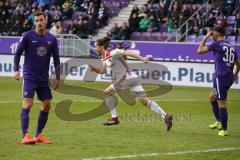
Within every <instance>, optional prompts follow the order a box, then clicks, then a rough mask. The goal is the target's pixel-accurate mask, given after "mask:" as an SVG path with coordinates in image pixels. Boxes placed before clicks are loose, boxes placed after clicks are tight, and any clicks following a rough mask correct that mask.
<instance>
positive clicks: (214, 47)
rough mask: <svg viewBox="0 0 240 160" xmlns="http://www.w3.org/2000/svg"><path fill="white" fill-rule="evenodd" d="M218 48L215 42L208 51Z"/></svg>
mask: <svg viewBox="0 0 240 160" xmlns="http://www.w3.org/2000/svg"><path fill="white" fill-rule="evenodd" d="M216 48H217V43H216V42H213V43H212V44H210V45H209V46H208V47H207V49H208V51H209V52H210V51H214V50H215V49H216Z"/></svg>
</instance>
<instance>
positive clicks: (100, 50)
mask: <svg viewBox="0 0 240 160" xmlns="http://www.w3.org/2000/svg"><path fill="white" fill-rule="evenodd" d="M95 50H96V52H98V54H99V55H100V56H102V55H103V54H102V53H103V52H104V51H103V47H102V46H99V45H98V43H97V42H96V43H95Z"/></svg>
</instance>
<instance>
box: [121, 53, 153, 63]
mask: <svg viewBox="0 0 240 160" xmlns="http://www.w3.org/2000/svg"><path fill="white" fill-rule="evenodd" d="M123 54H124V55H125V56H130V57H133V58H136V59H137V60H139V61H142V62H143V63H145V64H146V63H148V62H149V59H148V58H147V57H142V56H140V55H138V54H136V53H135V52H132V51H125V52H124V53H123Z"/></svg>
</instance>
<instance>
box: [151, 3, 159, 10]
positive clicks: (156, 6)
mask: <svg viewBox="0 0 240 160" xmlns="http://www.w3.org/2000/svg"><path fill="white" fill-rule="evenodd" d="M152 7H153V9H155V10H159V8H160V6H159V4H158V3H153V4H152Z"/></svg>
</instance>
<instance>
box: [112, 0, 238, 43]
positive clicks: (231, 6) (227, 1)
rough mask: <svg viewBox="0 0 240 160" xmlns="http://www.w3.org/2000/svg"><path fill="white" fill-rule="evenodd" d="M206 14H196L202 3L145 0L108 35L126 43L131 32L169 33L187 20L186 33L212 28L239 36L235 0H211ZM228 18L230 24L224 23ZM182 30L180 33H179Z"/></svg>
mask: <svg viewBox="0 0 240 160" xmlns="http://www.w3.org/2000/svg"><path fill="white" fill-rule="evenodd" d="M212 2H213V3H212V4H211V6H212V9H211V10H210V12H209V13H206V12H204V13H202V12H201V11H198V9H199V7H200V6H201V5H202V4H203V3H205V1H204V0H149V1H148V3H147V4H145V5H143V6H140V7H139V6H137V5H135V6H134V8H133V10H132V12H131V15H130V17H129V20H128V23H127V22H124V23H123V24H122V26H118V25H117V24H115V25H114V26H113V28H112V29H111V30H110V31H109V32H108V36H109V37H111V38H112V39H115V40H127V39H129V37H130V35H131V34H132V33H133V32H151V33H152V32H167V33H172V32H174V31H175V30H176V29H178V28H179V27H180V26H181V25H182V24H183V23H184V22H185V21H186V20H188V19H189V18H190V17H191V16H192V15H193V14H194V13H195V12H196V14H195V16H193V17H191V19H190V21H189V24H188V27H189V28H191V29H190V30H189V33H188V34H195V35H204V34H206V32H207V31H208V30H209V29H211V28H212V27H213V26H215V25H221V26H224V27H226V28H227V27H232V30H231V31H230V33H229V34H230V35H238V36H240V10H239V8H240V5H239V4H240V3H239V1H237V0H215V1H214V0H213V1H212ZM227 17H232V18H233V22H232V24H230V26H229V24H228V23H227ZM183 32H185V29H183V30H181V33H183Z"/></svg>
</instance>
